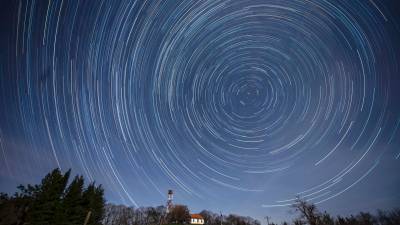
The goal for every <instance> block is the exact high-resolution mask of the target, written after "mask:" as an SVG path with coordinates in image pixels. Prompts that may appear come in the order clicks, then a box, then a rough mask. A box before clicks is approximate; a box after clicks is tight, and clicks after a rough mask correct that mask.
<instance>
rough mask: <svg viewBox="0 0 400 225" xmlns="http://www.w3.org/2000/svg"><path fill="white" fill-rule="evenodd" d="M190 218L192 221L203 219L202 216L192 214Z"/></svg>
mask: <svg viewBox="0 0 400 225" xmlns="http://www.w3.org/2000/svg"><path fill="white" fill-rule="evenodd" d="M190 217H191V218H192V219H203V217H202V216H201V215H200V214H190Z"/></svg>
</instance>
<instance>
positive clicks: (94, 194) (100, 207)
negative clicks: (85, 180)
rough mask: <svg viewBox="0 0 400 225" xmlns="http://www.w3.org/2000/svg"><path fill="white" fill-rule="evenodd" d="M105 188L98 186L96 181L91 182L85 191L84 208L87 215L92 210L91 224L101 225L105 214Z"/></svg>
mask: <svg viewBox="0 0 400 225" xmlns="http://www.w3.org/2000/svg"><path fill="white" fill-rule="evenodd" d="M103 195H104V190H103V188H102V187H101V185H100V186H98V187H96V185H95V183H91V184H89V186H88V187H87V188H86V190H85V191H84V192H83V195H82V196H83V203H82V205H83V208H84V212H85V217H86V215H87V213H89V212H90V218H89V223H88V224H90V225H101V224H102V223H101V222H102V220H103V216H104V204H105V202H104V198H103Z"/></svg>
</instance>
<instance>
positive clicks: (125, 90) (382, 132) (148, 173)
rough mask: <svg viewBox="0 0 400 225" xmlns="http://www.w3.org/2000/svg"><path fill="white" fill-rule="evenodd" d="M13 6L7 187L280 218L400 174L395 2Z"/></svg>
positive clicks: (7, 11) (3, 127) (6, 85)
mask: <svg viewBox="0 0 400 225" xmlns="http://www.w3.org/2000/svg"><path fill="white" fill-rule="evenodd" d="M2 8H3V10H2V11H4V15H5V16H4V17H6V18H8V20H3V22H2V23H3V24H2V26H3V25H4V26H3V27H4V29H3V28H2V30H3V31H2V33H3V34H2V40H1V42H2V45H1V46H2V50H1V52H2V54H1V67H0V70H1V77H0V82H1V83H0V84H1V96H0V103H1V106H0V107H1V109H0V113H1V119H0V121H1V124H0V138H1V139H0V143H1V151H2V156H1V157H2V159H1V160H2V164H3V165H2V167H1V168H2V170H3V171H4V172H2V177H3V178H4V177H7V179H10V180H14V181H16V182H19V183H22V182H25V181H30V179H32V177H35V176H36V177H39V176H40V174H41V173H43V172H44V171H48V170H49V169H51V168H54V167H60V168H62V169H68V168H73V170H75V171H76V172H81V173H83V174H84V175H85V176H87V177H88V178H89V179H91V180H96V181H97V182H100V183H102V184H103V185H104V186H105V188H106V190H107V192H106V193H107V195H108V196H110V198H111V199H113V200H114V201H117V202H123V203H126V204H133V205H142V204H146V203H148V202H149V201H150V202H151V201H155V199H162V198H163V197H164V195H165V194H164V192H165V190H167V189H169V188H173V189H174V190H177V193H179V195H180V196H181V198H182V201H192V200H188V199H201V201H203V204H205V205H201V206H202V207H203V206H204V207H206V203H204V202H223V201H224V199H226V198H230V197H229V196H233V195H238V196H242V197H243V198H246V197H249V198H251V196H253V197H254V198H256V199H257V201H254V203H252V204H253V205H255V206H257V207H261V208H263V207H266V208H269V207H278V206H288V205H290V204H292V203H293V200H294V197H295V196H297V195H299V196H301V197H304V198H305V199H307V200H310V201H313V202H315V203H323V202H325V203H329V202H330V201H331V200H333V199H340V198H341V196H342V195H345V193H346V192H347V191H349V190H351V189H353V188H356V187H357V188H360V189H362V185H361V186H360V184H359V183H362V182H368V180H369V182H372V181H374V179H375V178H374V177H379V176H382V175H383V174H384V173H385V171H384V169H379V168H380V167H381V166H382V165H383V164H387V165H392V167H396V166H397V167H398V165H399V161H398V160H399V157H400V151H399V144H400V131H399V126H400V125H399V124H400V109H399V104H398V103H399V100H400V99H399V96H400V92H399V90H398V87H399V85H400V83H399V74H400V73H399V72H400V70H399V61H400V55H399V52H400V48H399V40H400V39H399V37H400V36H399V27H400V23H399V22H400V19H399V16H398V15H399V8H396V7H395V4H394V3H392V2H390V1H387V2H385V1H383V2H382V1H372V0H371V1H298V0H294V1H293V0H290V1H289V0H287V1H272V0H271V1H269V0H268V1H267V0H263V1H261V0H260V1H259V0H252V1H248V0H244V1H236V0H231V1H229V0H209V1H207V0H204V1H190V0H189V1H125V0H122V1H15V2H14V1H12V2H11V3H9V7H6V8H4V7H2ZM7 16H8V17H7ZM397 167H396V168H397ZM38 171H40V173H39V172H38ZM387 179H393V180H394V181H393V183H394V185H395V186H397V187H399V184H400V182H399V180H398V175H397V176H396V175H393V173H392V176H388V177H387ZM282 187H283V188H282ZM389 195H390V194H389ZM394 198H396V197H394ZM341 200H342V201H345V199H344V198H341ZM194 201H197V200H194ZM397 201H398V196H397ZM233 202H236V203H238V202H237V201H235V200H233Z"/></svg>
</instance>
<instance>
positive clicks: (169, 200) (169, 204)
mask: <svg viewBox="0 0 400 225" xmlns="http://www.w3.org/2000/svg"><path fill="white" fill-rule="evenodd" d="M173 197H174V192H173V191H172V190H168V200H167V214H168V213H169V212H170V211H171V209H172V198H173Z"/></svg>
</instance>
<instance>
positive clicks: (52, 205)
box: [0, 169, 105, 225]
mask: <svg viewBox="0 0 400 225" xmlns="http://www.w3.org/2000/svg"><path fill="white" fill-rule="evenodd" d="M70 174H71V170H69V171H67V172H66V173H64V174H62V173H61V171H60V170H59V169H55V170H53V171H52V172H50V173H49V174H47V175H46V176H45V177H44V178H43V180H42V182H41V183H40V184H38V185H27V186H23V185H20V186H18V191H17V192H16V193H15V194H14V195H13V196H8V195H7V194H4V193H1V194H0V225H78V224H79V225H83V224H84V223H85V222H86V224H87V225H89V224H91V225H100V224H102V218H103V214H104V212H103V211H104V203H105V201H104V198H103V195H104V190H103V188H102V187H101V186H100V185H99V186H96V185H95V183H90V184H89V185H88V186H87V187H85V186H84V178H83V177H82V176H75V177H74V178H73V180H72V181H71V182H70V183H69V185H68V180H69V177H70ZM85 220H86V221H85Z"/></svg>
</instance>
